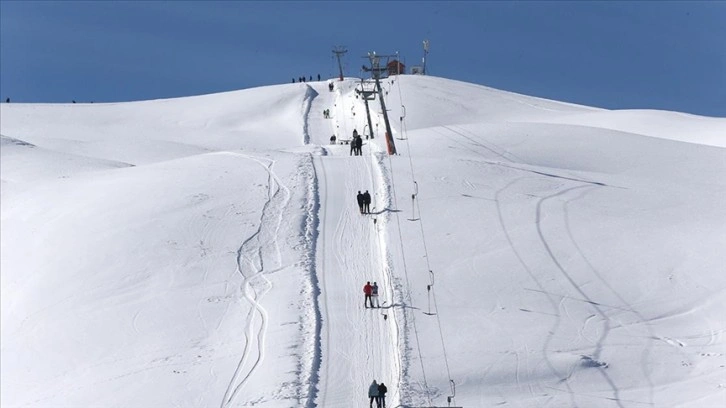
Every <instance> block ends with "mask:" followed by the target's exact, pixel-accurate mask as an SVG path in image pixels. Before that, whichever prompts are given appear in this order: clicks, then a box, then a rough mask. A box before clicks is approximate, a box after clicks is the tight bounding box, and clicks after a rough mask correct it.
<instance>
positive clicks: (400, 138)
mask: <svg viewBox="0 0 726 408" xmlns="http://www.w3.org/2000/svg"><path fill="white" fill-rule="evenodd" d="M401 109H402V110H403V115H402V116H400V117H399V119H400V120H401V129H403V118H405V117H406V105H401ZM401 136H403V132H401ZM396 139H398V140H406V138H403V137H397V138H396Z"/></svg>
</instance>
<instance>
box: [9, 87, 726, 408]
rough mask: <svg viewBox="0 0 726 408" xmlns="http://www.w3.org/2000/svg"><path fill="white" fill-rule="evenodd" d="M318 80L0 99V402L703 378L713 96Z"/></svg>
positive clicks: (208, 398)
mask: <svg viewBox="0 0 726 408" xmlns="http://www.w3.org/2000/svg"><path fill="white" fill-rule="evenodd" d="M330 81H331V82H333V83H334V84H335V89H334V91H333V92H330V91H329V90H328V82H327V81H321V82H310V83H307V84H286V85H278V86H270V87H261V88H255V89H248V90H241V91H235V92H227V93H221V94H213V95H204V96H195V97H186V98H177V99H168V100H154V101H143V102H127V103H113V104H62V105H58V104H53V105H48V104H15V103H11V104H2V106H1V107H0V134H2V143H1V144H0V149H1V150H0V152H1V156H0V166H1V167H0V175H1V178H2V184H1V187H2V190H1V197H2V202H1V204H2V205H1V207H2V214H1V216H2V218H1V220H0V221H1V222H0V225H1V230H0V234H1V235H0V237H1V241H0V242H1V244H2V245H1V247H0V260H1V265H0V277H1V279H2V280H1V287H2V292H1V294H0V295H1V296H0V299H1V302H2V304H1V306H2V307H1V311H2V330H1V336H2V337H1V340H2V342H1V352H2V354H1V356H0V357H1V359H0V362H1V372H0V380H1V383H0V387H1V389H2V392H1V393H0V405H2V407H8V408H10V407H106V408H108V407H221V408H226V407H248V406H256V407H265V408H267V407H307V408H312V407H367V406H368V404H369V401H368V396H367V390H368V386H369V384H370V383H371V382H372V381H373V380H376V381H378V382H384V383H385V384H386V385H387V387H388V390H389V392H388V395H387V406H388V407H397V406H401V407H430V406H448V405H449V401H448V400H447V398H448V397H453V398H451V404H450V405H451V406H462V407H491V406H511V407H646V406H650V407H693V408H702V407H724V406H726V312H724V311H725V310H726V251H725V250H724V248H726V177H725V176H726V119H724V118H707V117H699V116H694V115H685V114H680V113H675V112H662V111H639V110H625V111H609V110H603V109H597V108H590V107H586V106H579V105H573V104H567V103H560V102H556V101H550V100H544V99H540V98H534V97H530V96H524V95H519V94H514V93H510V92H504V91H500V90H495V89H491V88H487V87H483V86H479V85H474V84H468V83H463V82H458V81H454V80H449V79H444V78H436V77H424V76H399V77H391V78H388V79H385V80H384V81H383V84H382V85H383V88H384V94H385V102H386V105H387V108H388V110H389V112H388V114H389V118H390V123H391V126H392V128H393V135H392V140H393V142H394V143H395V148H396V150H397V153H398V154H397V155H388V154H387V145H386V138H385V135H384V133H385V124H384V121H383V117H382V114H381V112H382V110H381V106H380V102H379V100H378V99H376V100H372V101H369V103H370V110H371V114H372V122H371V124H372V126H370V127H369V126H368V125H367V121H366V118H365V106H364V103H363V100H362V99H361V98H359V97H357V93H356V92H355V89H356V87H360V86H361V85H360V80H359V79H356V78H346V79H345V80H344V81H337V80H330ZM364 87H365V88H366V89H370V88H371V85H370V84H366V85H364ZM325 109H330V111H331V117H332V118H331V119H326V118H323V115H322V111H323V110H325ZM371 127H372V128H373V133H374V136H375V137H374V138H373V139H365V138H364V146H363V155H362V156H351V155H350V150H349V147H348V146H347V145H343V144H335V145H332V144H330V142H329V138H330V136H331V135H333V134H336V135H337V136H338V139H339V140H341V139H348V138H350V134H351V133H352V131H353V129H356V130H358V132H360V133H361V134H364V135H369V134H370V133H371V132H370V131H371V129H370V128H371ZM364 190H368V191H369V192H370V193H371V194H372V197H373V202H372V204H371V207H372V208H371V214H367V215H362V214H360V213H359V210H358V208H357V204H356V200H355V196H356V193H357V192H358V191H364ZM367 281H371V282H373V281H375V282H378V284H379V286H380V288H381V289H380V290H381V294H380V299H379V302H380V304H381V308H379V309H366V308H364V305H363V300H364V299H363V293H362V288H363V285H364V284H365V283H366V282H367Z"/></svg>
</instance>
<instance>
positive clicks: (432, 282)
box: [423, 271, 436, 316]
mask: <svg viewBox="0 0 726 408" xmlns="http://www.w3.org/2000/svg"><path fill="white" fill-rule="evenodd" d="M429 275H431V283H429V284H428V285H426V291H427V292H428V298H429V309H428V312H423V314H425V315H428V316H436V313H433V312H431V288H433V287H434V271H429Z"/></svg>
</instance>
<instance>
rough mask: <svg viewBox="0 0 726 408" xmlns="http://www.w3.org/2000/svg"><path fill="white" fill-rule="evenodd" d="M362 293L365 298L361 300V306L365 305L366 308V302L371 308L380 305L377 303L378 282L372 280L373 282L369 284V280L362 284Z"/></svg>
mask: <svg viewBox="0 0 726 408" xmlns="http://www.w3.org/2000/svg"><path fill="white" fill-rule="evenodd" d="M363 295H365V299H364V300H363V306H365V308H366V309H368V304H370V305H371V309H377V308H380V307H381V305H380V304H379V303H378V283H376V282H373V284H372V285H371V283H370V282H366V285H365V286H363Z"/></svg>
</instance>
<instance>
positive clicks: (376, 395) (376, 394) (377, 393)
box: [368, 380, 388, 408]
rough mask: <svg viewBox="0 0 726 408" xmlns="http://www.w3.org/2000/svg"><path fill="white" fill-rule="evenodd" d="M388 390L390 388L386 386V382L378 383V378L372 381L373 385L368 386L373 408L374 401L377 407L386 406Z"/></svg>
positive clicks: (382, 407) (383, 407)
mask: <svg viewBox="0 0 726 408" xmlns="http://www.w3.org/2000/svg"><path fill="white" fill-rule="evenodd" d="M387 392H388V388H387V387H386V384H384V383H382V382H381V383H380V384H378V383H376V380H373V382H372V383H371V386H370V387H368V397H369V398H370V399H371V402H370V408H373V402H374V401H375V403H376V407H377V408H386V393H387Z"/></svg>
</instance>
